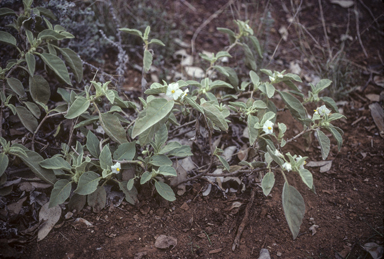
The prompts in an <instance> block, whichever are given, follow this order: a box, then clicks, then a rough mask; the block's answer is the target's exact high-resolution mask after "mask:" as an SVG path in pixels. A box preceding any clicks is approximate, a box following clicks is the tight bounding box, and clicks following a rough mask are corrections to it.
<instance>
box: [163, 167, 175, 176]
mask: <svg viewBox="0 0 384 259" xmlns="http://www.w3.org/2000/svg"><path fill="white" fill-rule="evenodd" d="M159 174H162V175H164V176H177V172H176V170H175V168H173V167H172V166H167V165H165V166H164V165H163V166H160V167H159Z"/></svg>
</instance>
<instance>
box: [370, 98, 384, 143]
mask: <svg viewBox="0 0 384 259" xmlns="http://www.w3.org/2000/svg"><path fill="white" fill-rule="evenodd" d="M369 109H370V110H371V115H372V118H373V121H374V122H375V124H376V126H377V128H378V129H379V133H380V136H381V137H382V138H384V111H383V108H382V107H381V106H380V104H378V103H372V104H370V105H369Z"/></svg>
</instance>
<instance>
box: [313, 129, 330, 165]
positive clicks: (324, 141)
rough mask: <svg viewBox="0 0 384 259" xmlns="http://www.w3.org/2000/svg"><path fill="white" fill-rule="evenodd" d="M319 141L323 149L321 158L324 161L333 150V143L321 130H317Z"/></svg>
mask: <svg viewBox="0 0 384 259" xmlns="http://www.w3.org/2000/svg"><path fill="white" fill-rule="evenodd" d="M316 132H317V139H318V141H319V144H320V148H321V157H322V158H323V160H325V159H327V157H328V154H329V151H330V150H331V141H330V140H329V138H328V137H327V136H326V135H325V134H324V133H323V132H322V131H321V130H319V129H317V130H316Z"/></svg>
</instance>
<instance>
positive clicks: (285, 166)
mask: <svg viewBox="0 0 384 259" xmlns="http://www.w3.org/2000/svg"><path fill="white" fill-rule="evenodd" d="M283 168H284V169H285V170H287V171H288V172H289V171H291V170H292V165H291V164H290V163H288V162H285V163H284V164H283Z"/></svg>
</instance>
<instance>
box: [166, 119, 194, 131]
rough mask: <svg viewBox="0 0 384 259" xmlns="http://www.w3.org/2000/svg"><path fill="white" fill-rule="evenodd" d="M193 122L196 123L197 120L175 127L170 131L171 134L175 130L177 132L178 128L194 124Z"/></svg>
mask: <svg viewBox="0 0 384 259" xmlns="http://www.w3.org/2000/svg"><path fill="white" fill-rule="evenodd" d="M193 123H196V120H193V121H190V122H187V123H185V124H183V125H180V126H178V127H176V128H174V129H173V130H171V131H170V132H169V134H172V133H173V132H175V131H176V130H178V129H181V128H184V127H186V126H189V125H192V124H193Z"/></svg>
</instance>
